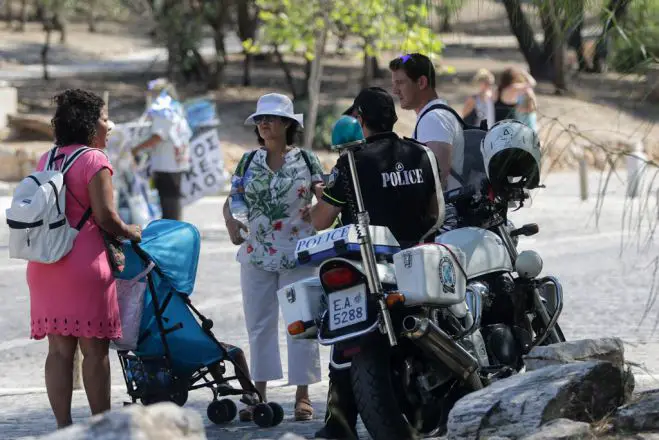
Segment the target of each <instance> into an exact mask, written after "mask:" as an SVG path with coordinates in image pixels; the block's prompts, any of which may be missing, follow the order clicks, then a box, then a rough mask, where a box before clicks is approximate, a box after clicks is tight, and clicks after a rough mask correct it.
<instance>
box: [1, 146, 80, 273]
mask: <svg viewBox="0 0 659 440" xmlns="http://www.w3.org/2000/svg"><path fill="white" fill-rule="evenodd" d="M91 150H92V149H91V148H88V147H81V148H79V149H77V150H76V151H74V152H73V153H72V154H71V155H70V157H68V158H66V157H65V156H64V155H60V156H57V151H58V148H57V147H55V148H53V149H52V150H51V151H50V153H49V154H48V158H47V160H46V169H45V171H37V172H35V173H33V174H31V175H29V176H27V177H26V178H24V179H23V180H22V181H21V183H20V184H19V185H18V187H17V188H16V190H15V191H14V197H13V199H12V202H11V207H10V208H9V209H7V225H8V226H9V257H10V258H16V259H20V260H27V261H34V262H38V263H45V264H50V263H55V262H57V261H59V260H61V259H62V258H63V257H64V256H66V255H67V254H68V253H69V252H70V251H71V249H72V248H73V242H74V241H75V239H76V237H77V236H78V233H79V231H80V229H81V228H82V226H83V225H84V224H85V223H86V222H87V220H88V219H89V215H90V214H91V211H90V210H87V212H86V213H85V215H84V216H83V218H82V219H81V220H80V222H79V223H78V225H77V226H76V227H75V228H72V227H71V226H70V225H69V222H68V220H67V219H66V216H65V215H64V213H65V211H66V209H65V208H66V185H65V184H64V176H65V175H66V173H67V172H68V171H69V170H70V169H71V166H73V164H74V163H75V161H76V160H77V159H78V158H79V157H80V156H82V155H83V154H85V153H86V152H88V151H91ZM59 159H62V163H63V165H62V169H61V171H58V170H56V169H55V162H56V161H57V160H59Z"/></svg>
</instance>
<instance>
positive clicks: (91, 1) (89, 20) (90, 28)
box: [87, 0, 97, 33]
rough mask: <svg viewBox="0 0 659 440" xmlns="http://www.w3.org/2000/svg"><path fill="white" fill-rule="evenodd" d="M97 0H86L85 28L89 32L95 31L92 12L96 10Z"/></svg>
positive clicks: (94, 20)
mask: <svg viewBox="0 0 659 440" xmlns="http://www.w3.org/2000/svg"><path fill="white" fill-rule="evenodd" d="M96 3H97V0H88V3H87V7H88V8H89V10H88V11H87V30H88V31H89V32H91V33H94V32H96V19H95V17H94V12H95V11H96Z"/></svg>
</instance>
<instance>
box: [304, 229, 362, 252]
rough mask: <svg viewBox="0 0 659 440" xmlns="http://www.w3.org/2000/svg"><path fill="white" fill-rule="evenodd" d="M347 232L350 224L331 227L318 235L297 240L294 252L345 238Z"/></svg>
mask: <svg viewBox="0 0 659 440" xmlns="http://www.w3.org/2000/svg"><path fill="white" fill-rule="evenodd" d="M349 233H350V226H343V227H341V228H338V229H333V230H331V231H328V232H325V233H323V234H320V235H314V236H312V237H309V238H303V239H302V240H298V242H297V246H296V247H295V252H302V251H307V250H310V249H313V248H315V247H318V246H321V245H325V244H328V243H334V242H336V241H339V240H345V239H346V238H348V234H349Z"/></svg>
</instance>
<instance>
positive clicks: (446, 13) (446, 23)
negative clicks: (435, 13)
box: [439, 6, 451, 32]
mask: <svg viewBox="0 0 659 440" xmlns="http://www.w3.org/2000/svg"><path fill="white" fill-rule="evenodd" d="M439 13H440V15H441V20H442V22H441V23H440V25H439V32H451V11H450V10H449V7H448V6H440V9H439Z"/></svg>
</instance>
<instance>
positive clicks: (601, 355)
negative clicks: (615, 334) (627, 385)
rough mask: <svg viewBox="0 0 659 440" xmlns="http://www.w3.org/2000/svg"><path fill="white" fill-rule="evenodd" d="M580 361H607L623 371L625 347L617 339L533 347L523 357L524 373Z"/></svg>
mask: <svg viewBox="0 0 659 440" xmlns="http://www.w3.org/2000/svg"><path fill="white" fill-rule="evenodd" d="M581 361H607V362H611V363H612V364H613V365H615V366H616V367H618V368H620V370H623V369H624V367H625V347H624V345H623V343H622V341H621V340H620V339H618V338H603V339H582V340H579V341H569V342H561V343H558V344H551V345H546V346H542V347H534V348H533V349H532V350H531V351H530V352H529V353H528V354H527V355H526V356H524V365H526V371H533V370H538V369H540V368H544V367H548V366H550V365H562V364H570V363H573V362H581Z"/></svg>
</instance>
